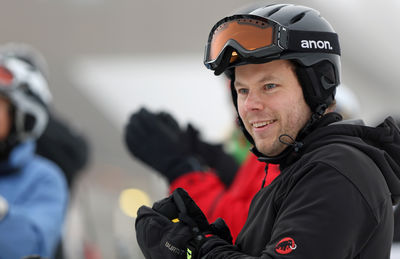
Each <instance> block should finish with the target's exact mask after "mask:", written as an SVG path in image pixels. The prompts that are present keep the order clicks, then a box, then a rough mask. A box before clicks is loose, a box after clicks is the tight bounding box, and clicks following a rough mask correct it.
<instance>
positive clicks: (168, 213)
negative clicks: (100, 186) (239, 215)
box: [135, 188, 232, 259]
mask: <svg viewBox="0 0 400 259" xmlns="http://www.w3.org/2000/svg"><path fill="white" fill-rule="evenodd" d="M135 227H136V235H137V241H138V244H139V246H140V248H141V249H142V252H143V254H144V255H145V256H146V258H152V259H155V258H163V259H168V258H186V255H187V254H188V255H190V256H191V258H193V259H194V258H198V256H199V251H200V249H201V246H202V244H203V243H204V242H205V241H206V239H207V238H206V235H208V234H211V235H218V234H222V237H221V238H227V241H223V242H225V243H226V244H228V243H232V236H231V235H230V231H229V229H228V227H227V226H226V224H225V223H224V222H223V220H222V219H219V220H217V221H216V223H214V224H211V225H210V224H208V221H207V219H206V217H205V216H204V214H203V213H202V212H201V210H200V208H199V207H198V206H197V205H196V203H195V202H194V201H193V200H192V198H190V196H189V195H188V194H187V193H186V191H184V190H183V189H181V188H178V189H176V190H175V191H174V192H173V193H172V195H171V196H169V197H167V198H165V199H163V200H161V201H159V202H156V203H155V204H154V205H153V208H152V209H150V208H148V207H145V206H142V207H140V208H139V211H138V217H137V219H136V223H135ZM218 239H220V238H219V237H218ZM227 242H228V243H227Z"/></svg>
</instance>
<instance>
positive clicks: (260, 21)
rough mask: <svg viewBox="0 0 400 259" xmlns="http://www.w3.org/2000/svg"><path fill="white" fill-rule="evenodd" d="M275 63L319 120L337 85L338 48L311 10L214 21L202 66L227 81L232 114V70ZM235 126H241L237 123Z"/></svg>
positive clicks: (281, 8)
mask: <svg viewBox="0 0 400 259" xmlns="http://www.w3.org/2000/svg"><path fill="white" fill-rule="evenodd" d="M278 59H284V60H290V61H292V63H294V64H295V67H296V74H297V77H298V80H299V82H300V85H301V86H302V89H303V94H304V98H305V100H306V103H307V104H308V105H309V106H310V108H311V110H312V111H313V113H314V114H318V115H319V116H320V115H322V114H323V112H324V111H325V110H326V108H327V107H328V106H329V105H330V104H331V103H332V101H333V100H334V95H335V89H336V87H337V86H338V85H339V83H340V46H339V40H338V36H337V34H336V32H335V31H334V29H333V28H332V26H331V25H330V24H329V22H328V21H326V20H325V19H324V18H323V17H321V16H320V13H319V12H318V11H316V10H314V9H312V8H309V7H305V6H300V5H293V4H272V5H267V6H262V7H259V8H257V9H255V10H250V11H249V10H246V11H244V12H237V13H236V14H234V15H232V16H229V17H226V18H224V19H222V20H220V21H219V22H217V23H216V24H215V25H214V27H213V28H212V30H211V32H210V34H209V38H208V42H207V45H206V51H205V57H204V64H205V65H206V67H207V68H209V69H211V70H214V73H215V74H216V75H219V74H222V73H225V74H226V75H227V76H228V78H230V79H231V90H232V97H233V102H234V105H235V107H236V109H237V101H236V98H237V96H236V91H235V90H234V87H233V86H234V81H235V73H234V68H235V67H236V66H240V65H245V64H259V63H266V62H269V61H273V60H278ZM239 124H241V126H243V122H242V121H241V119H240V117H239ZM243 130H244V133H245V135H246V136H247V138H248V139H249V141H250V142H252V143H253V144H254V141H253V139H252V138H251V136H250V135H249V134H248V133H247V132H246V130H245V129H244V128H243Z"/></svg>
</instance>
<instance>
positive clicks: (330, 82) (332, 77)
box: [293, 61, 339, 111]
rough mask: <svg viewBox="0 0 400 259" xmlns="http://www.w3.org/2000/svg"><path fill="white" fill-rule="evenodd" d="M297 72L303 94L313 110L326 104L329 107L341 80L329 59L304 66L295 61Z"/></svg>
mask: <svg viewBox="0 0 400 259" xmlns="http://www.w3.org/2000/svg"><path fill="white" fill-rule="evenodd" d="M293 63H294V65H295V72H296V75H297V78H298V80H299V83H300V85H301V87H302V89H303V95H304V99H305V101H306V103H307V104H308V105H309V106H310V108H311V111H316V109H317V108H318V107H319V106H320V105H323V104H325V105H326V107H328V106H329V105H330V104H331V103H332V102H333V100H334V96H335V92H336V86H337V85H339V80H338V77H337V75H336V74H335V68H334V66H333V64H332V63H331V62H329V61H321V62H319V63H316V64H314V65H312V66H303V65H300V64H298V63H296V62H295V61H293Z"/></svg>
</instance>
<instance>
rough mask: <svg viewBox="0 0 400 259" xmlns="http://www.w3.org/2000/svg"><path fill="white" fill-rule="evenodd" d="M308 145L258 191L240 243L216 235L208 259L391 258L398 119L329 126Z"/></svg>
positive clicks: (398, 185) (399, 186) (399, 158)
mask: <svg viewBox="0 0 400 259" xmlns="http://www.w3.org/2000/svg"><path fill="white" fill-rule="evenodd" d="M328 117H329V116H328ZM328 121H329V120H328ZM303 144H304V145H303V146H302V148H301V149H300V151H299V152H298V153H292V154H290V155H289V156H287V158H286V160H285V161H284V162H283V163H282V165H283V166H284V167H283V168H282V171H281V175H280V176H278V177H277V178H276V179H275V181H274V182H273V183H272V184H271V185H269V186H267V187H265V188H263V189H261V190H260V191H259V192H258V193H257V194H256V196H255V197H254V199H253V201H252V203H251V206H250V210H249V216H248V219H247V222H246V224H245V226H244V227H243V229H242V231H241V232H240V234H239V236H238V238H237V240H236V244H235V245H234V246H231V245H228V244H226V243H225V244H224V242H222V241H221V240H218V239H215V238H212V239H210V240H209V241H207V242H206V243H205V244H204V245H203V247H202V250H203V251H202V253H203V255H206V256H205V257H204V258H265V259H270V258H296V259H300V258H304V259H312V258H316V259H353V258H360V259H367V258H370V259H384V258H389V257H390V247H391V242H392V236H393V209H392V204H395V203H397V201H398V199H399V195H400V180H399V175H400V132H399V129H398V128H397V127H396V126H395V124H394V122H393V120H391V119H390V118H389V119H386V120H385V122H384V123H382V124H381V125H379V126H378V127H376V128H371V127H365V126H358V125H343V124H338V125H334V124H333V125H329V126H323V125H322V126H320V127H319V128H317V129H316V130H314V131H313V132H312V133H311V134H309V135H308V136H307V137H306V138H305V139H304V140H303Z"/></svg>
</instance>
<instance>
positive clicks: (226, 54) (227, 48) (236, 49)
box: [204, 14, 340, 74]
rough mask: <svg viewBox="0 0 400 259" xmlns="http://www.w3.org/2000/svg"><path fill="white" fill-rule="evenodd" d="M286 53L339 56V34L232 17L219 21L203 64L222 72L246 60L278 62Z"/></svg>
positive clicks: (260, 18)
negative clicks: (292, 28) (302, 29)
mask: <svg viewBox="0 0 400 259" xmlns="http://www.w3.org/2000/svg"><path fill="white" fill-rule="evenodd" d="M283 52H321V53H331V54H337V55H340V47H339V40H338V36H337V34H336V33H332V32H314V31H296V30H289V29H288V28H287V27H285V26H283V25H281V24H279V23H277V22H275V21H273V20H270V19H266V18H263V17H260V16H256V15H250V14H249V15H233V16H230V17H226V18H224V19H222V20H220V21H219V22H217V23H216V24H215V25H214V27H213V28H212V30H211V32H210V35H209V37H208V42H207V45H206V50H205V57H204V64H205V65H206V67H207V68H209V69H211V70H216V74H220V73H217V71H218V70H219V71H220V72H223V70H225V69H226V68H228V67H230V66H234V65H235V64H240V61H243V60H247V61H249V60H254V59H256V60H260V59H263V60H268V59H270V60H273V59H278V58H279V57H280V55H281V54H282V53H283Z"/></svg>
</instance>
